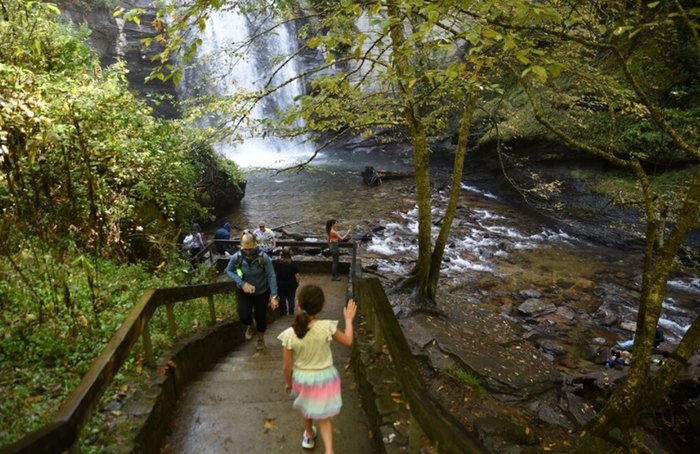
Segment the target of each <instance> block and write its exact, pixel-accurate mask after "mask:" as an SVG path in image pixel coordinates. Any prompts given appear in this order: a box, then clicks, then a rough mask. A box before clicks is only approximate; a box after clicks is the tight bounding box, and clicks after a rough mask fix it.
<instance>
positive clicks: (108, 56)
mask: <svg viewBox="0 0 700 454" xmlns="http://www.w3.org/2000/svg"><path fill="white" fill-rule="evenodd" d="M150 4H151V1H150V0H131V1H124V0H121V1H118V2H115V4H114V6H110V7H106V6H95V7H93V8H92V9H90V10H85V9H84V8H81V7H80V5H76V3H75V2H71V1H70V0H60V1H59V2H58V5H59V7H60V8H61V11H62V12H63V16H64V17H65V18H67V19H69V20H70V21H72V22H73V23H75V24H76V25H80V24H87V26H88V27H89V28H90V30H92V33H91V35H90V38H89V42H90V44H91V45H92V46H93V47H94V48H95V49H96V50H97V51H98V52H99V54H100V56H101V61H102V65H103V66H108V65H111V64H112V63H114V62H116V61H117V58H121V59H122V60H123V61H124V62H125V63H126V67H127V69H128V70H129V73H128V75H127V78H128V80H129V84H130V86H131V87H132V88H133V89H134V90H136V91H137V92H139V93H140V94H141V95H142V97H143V98H144V99H146V100H149V102H150V104H151V105H152V106H153V107H154V112H155V114H156V115H157V116H160V117H164V118H175V117H177V116H178V112H177V109H176V108H175V106H174V102H173V101H174V100H176V99H177V98H176V97H177V93H176V91H175V86H174V85H173V84H172V82H170V81H168V82H161V81H159V80H153V81H150V82H146V77H147V76H148V75H149V74H150V72H151V70H152V69H153V67H154V66H155V65H154V64H153V62H152V60H151V59H152V57H153V56H154V55H155V54H156V53H157V52H158V50H159V49H158V44H155V43H154V44H152V45H151V46H150V47H146V46H144V45H143V44H142V43H141V40H143V39H144V38H148V37H154V36H156V34H157V32H156V30H155V29H154V28H153V27H152V26H151V22H152V21H153V19H154V18H155V13H156V9H155V8H153V7H152V6H150ZM118 7H121V8H124V9H125V10H129V9H132V8H144V9H146V13H145V14H144V15H143V16H142V17H141V25H138V24H135V23H133V22H128V21H125V20H124V19H123V18H114V17H112V14H113V12H114V10H115V9H116V8H118Z"/></svg>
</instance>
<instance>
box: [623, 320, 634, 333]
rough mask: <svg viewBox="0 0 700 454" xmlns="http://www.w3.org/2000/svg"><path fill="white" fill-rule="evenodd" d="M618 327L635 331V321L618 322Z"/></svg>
mask: <svg viewBox="0 0 700 454" xmlns="http://www.w3.org/2000/svg"><path fill="white" fill-rule="evenodd" d="M620 328H622V329H625V330H627V331H632V332H635V331H637V322H630V321H624V322H621V323H620Z"/></svg>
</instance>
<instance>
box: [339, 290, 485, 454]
mask: <svg viewBox="0 0 700 454" xmlns="http://www.w3.org/2000/svg"><path fill="white" fill-rule="evenodd" d="M353 293H354V297H355V300H356V301H357V302H358V305H359V310H360V313H361V315H362V317H363V319H364V320H365V322H366V328H367V329H368V330H369V331H370V332H372V333H373V335H374V348H375V351H376V352H377V353H379V352H381V351H382V349H383V346H384V345H386V347H387V349H388V351H389V354H390V356H391V360H392V363H393V364H394V368H395V372H396V376H397V379H398V381H399V383H400V385H401V389H402V392H403V394H404V396H405V398H406V400H407V401H408V403H409V408H410V412H411V426H412V427H411V431H410V432H409V434H410V437H413V439H410V440H409V451H410V452H418V447H417V446H418V440H417V438H420V435H421V432H422V434H424V435H425V436H426V437H427V438H428V439H430V441H431V442H432V443H433V445H434V446H435V447H437V449H438V451H439V452H440V453H450V454H452V453H455V454H457V453H481V452H486V450H485V448H484V447H483V446H482V444H481V443H480V442H479V440H478V439H477V437H476V436H475V435H473V434H472V433H471V432H469V431H467V429H465V427H464V425H463V424H462V423H461V422H460V421H459V420H458V419H457V418H455V417H454V416H453V415H452V414H451V413H450V412H449V411H447V410H446V409H445V407H443V406H442V404H440V402H439V401H438V400H437V399H436V398H435V397H433V395H432V394H431V393H430V392H429V391H428V389H427V387H426V384H425V381H424V380H423V377H422V375H421V373H420V370H419V369H418V364H417V363H416V359H415V357H414V356H413V354H412V353H411V349H410V347H409V345H408V342H407V341H406V338H405V337H404V334H403V330H402V329H401V327H400V326H399V322H398V320H397V319H396V316H395V315H394V312H393V310H392V308H391V304H390V303H389V300H388V299H387V296H386V293H384V289H383V288H382V285H381V283H380V282H379V279H377V278H361V277H355V279H354V282H353ZM414 424H417V425H418V426H420V430H419V431H416V430H415V427H413V425H414Z"/></svg>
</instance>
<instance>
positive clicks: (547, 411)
mask: <svg viewBox="0 0 700 454" xmlns="http://www.w3.org/2000/svg"><path fill="white" fill-rule="evenodd" d="M537 419H539V420H540V421H543V422H546V423H547V424H551V425H553V426H560V427H563V428H564V429H567V430H571V429H572V427H571V423H570V422H569V420H568V419H566V416H564V415H563V414H561V413H560V412H558V411H557V410H555V409H553V408H552V407H550V406H549V404H547V403H544V404H542V406H541V407H540V409H539V411H538V412H537Z"/></svg>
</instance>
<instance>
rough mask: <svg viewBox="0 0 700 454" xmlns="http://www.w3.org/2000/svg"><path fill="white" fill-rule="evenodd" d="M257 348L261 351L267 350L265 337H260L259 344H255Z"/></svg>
mask: <svg viewBox="0 0 700 454" xmlns="http://www.w3.org/2000/svg"><path fill="white" fill-rule="evenodd" d="M255 349H256V350H258V351H260V350H265V339H263V338H262V337H261V338H259V339H258V345H256V346H255Z"/></svg>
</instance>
